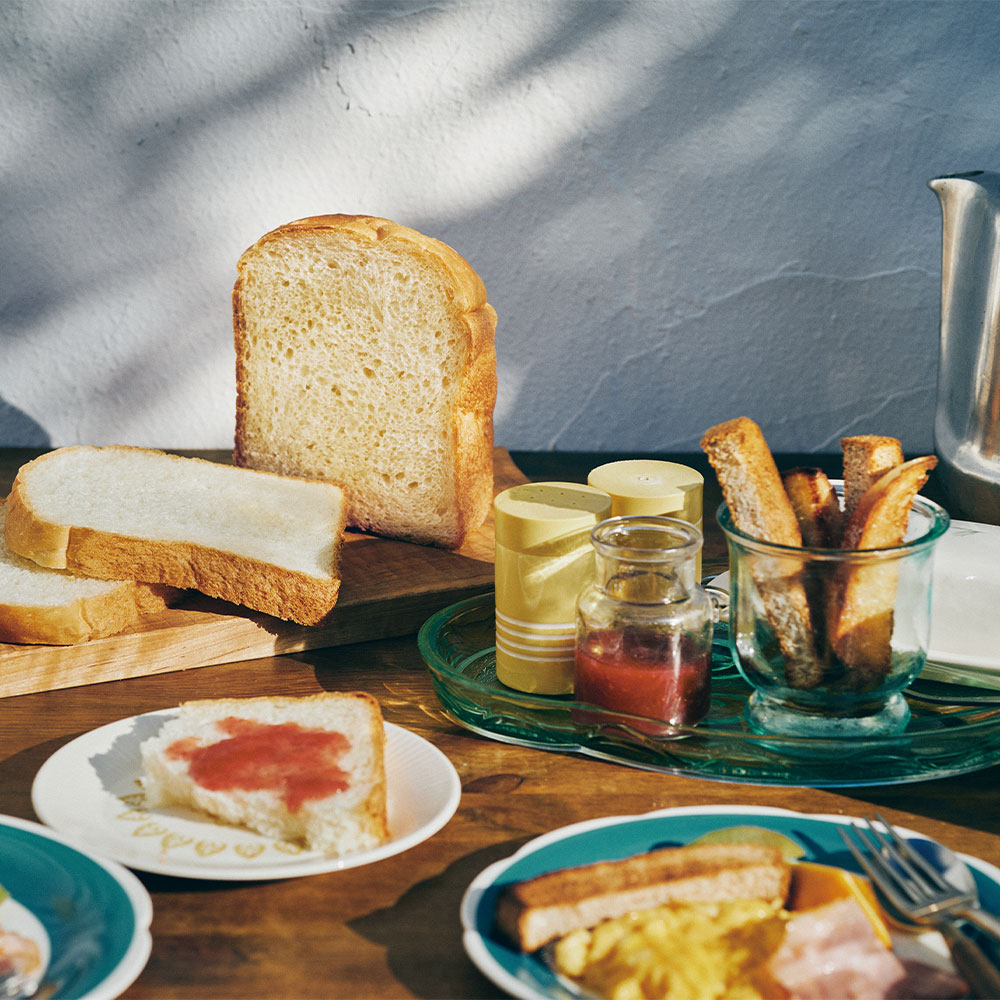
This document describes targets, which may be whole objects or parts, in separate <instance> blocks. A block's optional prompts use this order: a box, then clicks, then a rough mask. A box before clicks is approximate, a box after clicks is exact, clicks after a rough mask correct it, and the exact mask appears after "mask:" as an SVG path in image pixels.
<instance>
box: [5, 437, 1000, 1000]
mask: <svg viewBox="0 0 1000 1000" xmlns="http://www.w3.org/2000/svg"><path fill="white" fill-rule="evenodd" d="M33 454H34V453H33V452H28V451H26V450H23V449H12V448H8V449H0V491H3V492H2V493H0V495H3V493H5V492H6V490H7V488H8V487H9V484H10V481H11V480H12V479H13V476H14V473H15V471H16V469H17V467H18V466H19V465H20V463H21V462H23V461H24V460H26V459H27V458H28V457H31V456H32V455H33ZM200 454H206V453H200ZM207 455H208V457H216V458H219V459H220V460H223V461H224V460H226V456H225V455H223V454H222V453H207ZM513 457H514V460H515V462H517V464H518V465H519V466H520V468H521V469H522V470H523V471H524V472H525V473H526V474H527V475H528V476H529V477H530V478H533V479H564V480H571V481H584V480H585V478H586V473H587V471H588V470H589V469H590V468H592V467H593V466H594V465H597V464H599V463H600V462H601V461H603V460H606V459H607V458H608V457H609V456H595V455H589V456H588V455H578V454H574V455H565V454H563V455H553V454H547V455H546V454H541V455H525V454H521V453H515V454H514V455H513ZM661 457H665V458H670V459H673V460H677V461H683V462H686V463H687V464H694V465H698V466H700V467H701V468H703V469H705V465H704V463H703V461H702V459H701V457H700V456H681V455H669V456H661ZM810 461H812V462H813V464H815V462H816V459H815V457H813V458H812V459H811V460H810ZM718 497H719V494H718V489H717V487H716V486H715V483H714V479H713V478H712V477H711V476H707V477H706V495H705V530H706V551H705V562H704V565H705V571H706V573H710V572H712V571H719V570H721V569H723V568H725V565H726V555H725V546H724V542H723V540H722V538H721V533H720V532H719V530H718V528H717V526H716V524H715V518H714V510H715V508H716V505H717V503H718ZM324 690H334V691H347V690H364V691H368V692H370V693H371V694H373V695H375V696H376V697H377V698H378V699H379V701H380V702H381V703H382V706H383V710H384V713H385V718H386V719H387V721H389V722H392V723H396V724H397V725H400V726H403V727H405V728H407V729H409V730H411V731H413V732H414V733H417V734H419V735H420V736H422V737H424V738H425V739H427V740H429V741H431V742H432V743H433V744H434V745H436V746H437V747H438V748H440V750H442V751H443V752H444V753H445V754H446V755H447V756H448V757H449V758H450V759H451V761H452V762H453V763H454V765H455V768H456V769H457V771H458V774H459V776H460V778H461V783H462V799H461V803H460V805H459V807H458V811H457V812H456V814H455V816H454V818H453V819H452V820H451V821H450V822H449V823H448V824H447V825H446V826H445V827H444V829H443V830H441V831H440V832H439V833H438V834H436V835H435V836H434V837H432V838H431V839H430V840H428V841H426V842H424V843H422V844H419V845H418V846H416V847H414V848H412V849H411V850H409V851H407V852H405V853H404V854H401V855H397V856H396V857H392V858H389V859H386V860H384V861H380V862H377V863H375V864H372V865H368V866H364V867H361V868H354V869H348V870H345V871H340V872H333V873H330V874H326V875H315V876H310V877H306V878H297V879H290V880H285V881H275V882H246V883H225V882H205V881H194V880H191V881H188V880H184V879H178V878H170V877H165V876H154V875H145V874H142V873H139V877H140V878H141V880H142V881H143V883H144V884H145V885H146V887H147V888H148V890H149V892H150V893H151V895H152V898H153V906H154V916H153V924H152V935H153V950H152V955H151V957H150V959H149V962H148V964H147V966H146V968H145V970H144V971H143V972H142V974H141V975H140V976H139V978H138V980H137V981H136V982H135V983H134V985H133V986H131V987H130V988H129V989H128V991H127V992H126V993H125V996H126V997H129V998H134V1000H139V998H154V997H156V998H168V997H169V998H189V997H190V998H194V997H199V998H200V997H224V998H228V997H232V998H237V997H240V998H249V997H268V998H271V1000H276V998H277V1000H280V998H298V997H303V998H305V997H323V998H326V997H330V998H333V997H349V998H357V997H431V998H443V997H470V998H471V997H495V996H503V994H502V993H501V992H500V991H498V990H497V988H496V987H495V986H493V984H492V983H490V982H489V981H488V980H487V979H485V978H484V977H483V976H482V975H480V973H479V972H478V971H477V969H476V968H475V966H473V965H472V963H471V962H470V961H469V960H468V959H467V958H466V956H465V953H464V951H463V950H462V944H461V932H460V926H459V917H458V912H459V902H460V900H461V897H462V894H463V892H464V891H465V889H466V887H467V886H468V884H469V882H470V881H471V880H472V879H473V878H474V876H475V875H476V874H478V873H479V872H480V871H481V870H482V869H483V868H484V867H485V866H486V865H488V864H490V863H491V862H493V861H496V860H499V859H501V858H504V857H506V856H508V855H509V854H511V853H512V852H513V851H515V850H516V849H517V848H518V847H520V846H521V845H522V844H524V843H525V842H526V841H527V840H530V839H531V838H533V837H535V836H537V835H538V834H541V833H544V832H546V831H549V830H553V829H555V828H557V827H561V826H564V825H566V824H568V823H573V822H577V821H579V820H584V819H591V818H594V817H600V816H610V815H619V814H634V813H642V812H647V811H649V810H652V809H661V808H664V807H667V806H692V805H709V804H712V805H741V804H748V805H760V806H777V807H785V808H791V809H797V810H801V811H803V812H808V813H835V814H847V815H867V814H870V813H871V812H872V811H873V810H875V809H877V810H878V811H880V812H881V813H882V814H883V815H885V816H886V817H887V818H888V819H890V820H893V821H896V822H899V823H902V824H905V825H906V826H908V827H911V828H914V829H916V830H918V831H920V832H922V833H925V834H927V835H929V836H932V837H936V838H938V839H940V840H942V841H944V842H946V843H947V844H949V845H951V846H952V847H954V848H957V849H959V850H962V851H965V852H968V853H970V854H973V855H976V856H978V857H980V858H982V859H984V860H986V861H989V862H992V863H993V864H995V865H1000V793H998V790H997V785H998V778H1000V768H997V767H994V768H991V769H989V770H985V771H980V772H978V773H974V774H970V775H966V776H961V777H954V778H948V779H943V780H936V781H927V782H921V783H917V784H906V785H895V786H884V787H874V788H864V787H862V788H857V789H842V790H834V791H828V790H817V789H810V788H791V787H789V788H784V787H770V786H750V785H741V784H735V783H727V782H711V781H703V780H698V779H694V778H687V777H677V776H672V775H663V774H658V773H654V772H648V771H642V770H638V769H633V768H628V767H625V766H619V765H616V764H612V763H605V762H599V761H596V760H590V759H585V758H576V757H572V756H568V755H564V754H558V753H549V752H544V751H540V750H532V749H525V748H520V747H516V746H510V745H507V744H503V743H499V742H493V741H491V740H489V739H485V738H483V737H481V736H477V735H474V734H472V733H470V732H467V731H465V730H463V729H460V728H458V727H457V726H455V725H454V724H453V723H451V722H450V721H449V720H448V719H447V718H445V716H444V715H443V714H442V712H441V710H440V708H439V706H438V703H437V701H436V698H435V696H434V694H433V691H432V689H431V684H430V679H429V677H428V674H427V672H426V670H425V667H424V664H423V661H422V660H421V657H420V654H419V652H418V650H417V645H416V640H415V637H412V636H409V637H404V638H399V639H388V640H381V641H377V642H370V643H364V644H359V645H353V646H341V647H337V648H333V649H326V650H313V651H309V652H304V653H298V654H295V655H289V656H276V657H272V658H267V659H256V660H252V661H246V662H239V663H229V664H225V665H221V666H208V667H202V668H200V669H197V670H191V671H186V672H184V671H182V672H177V673H168V674H159V675H152V676H148V677H143V678H137V679H129V680H123V681H113V682H108V683H104V684H97V685H90V686H84V687H76V688H71V689H66V690H61V691H51V692H42V693H36V694H30V695H22V696H18V697H11V698H6V699H3V700H2V701H0V712H2V724H0V813H2V814H7V815H10V816H17V817H22V818H25V819H30V820H36V819H37V817H36V816H35V814H34V812H33V810H32V806H31V799H30V790H31V783H32V780H33V779H34V776H35V773H36V772H37V770H38V769H39V767H41V765H42V764H43V763H44V762H45V760H46V759H47V758H48V757H49V756H50V755H51V754H52V753H53V752H54V751H55V750H57V749H58V748H59V747H60V746H62V745H63V744H65V743H67V742H68V741H70V740H72V739H73V738H75V737H77V736H79V735H80V734H82V733H85V732H87V731H89V730H91V729H94V728H95V727H97V726H101V725H104V724H106V723H109V722H114V721H116V720H118V719H122V718H126V717H129V716H132V715H135V714H137V713H140V712H147V711H152V710H156V709H163V708H167V707H172V706H174V705H176V704H177V702H178V701H180V700H181V699H185V698H208V697H216V696H222V695H227V696H232V695H236V696H238V695H258V694H289V695H306V694H311V693H314V692H317V691H324Z"/></svg>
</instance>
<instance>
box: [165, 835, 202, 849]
mask: <svg viewBox="0 0 1000 1000" xmlns="http://www.w3.org/2000/svg"><path fill="white" fill-rule="evenodd" d="M160 843H161V844H162V845H163V848H164V850H167V851H169V850H170V849H171V848H172V847H187V845H188V844H193V843H194V837H185V836H184V834H183V833H165V834H164V835H163V840H161V841H160Z"/></svg>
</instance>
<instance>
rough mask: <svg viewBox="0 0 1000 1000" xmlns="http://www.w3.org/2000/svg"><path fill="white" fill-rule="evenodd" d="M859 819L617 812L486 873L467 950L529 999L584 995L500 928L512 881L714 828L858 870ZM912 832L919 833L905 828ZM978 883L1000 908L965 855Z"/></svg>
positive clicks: (712, 811)
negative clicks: (854, 831)
mask: <svg viewBox="0 0 1000 1000" xmlns="http://www.w3.org/2000/svg"><path fill="white" fill-rule="evenodd" d="M854 822H858V820H853V819H851V818H850V817H845V816H820V815H805V814H803V813H796V812H791V811H788V810H785V809H767V808H757V807H751V806H747V807H740V806H694V807H690V808H681V809H664V810H662V811H658V812H652V813H646V814H645V815H641V816H617V817H609V818H603V819H598V820H590V821H587V822H583V823H576V824H574V825H572V826H567V827H563V828H562V829H560V830H554V831H553V832H551V833H547V834H544V835H543V836H541V837H538V838H536V839H535V840H532V841H530V842H529V843H527V844H525V845H524V847H522V848H521V849H520V850H519V851H517V853H516V854H514V855H512V856H511V857H509V858H506V859H504V860H503V861H498V862H496V863H495V864H492V865H490V866H489V867H488V868H486V869H485V870H484V871H482V872H481V873H480V874H479V875H478V876H477V877H476V878H475V879H474V880H473V881H472V883H471V885H470V886H469V888H468V889H467V890H466V893H465V896H464V897H463V899H462V906H461V917H462V929H463V936H462V940H463V944H464V946H465V951H466V954H468V956H469V958H471V959H472V961H473V963H474V964H475V965H476V966H477V967H478V968H479V970H480V971H481V972H482V973H483V975H485V976H486V977H487V978H488V979H490V980H491V981H492V982H494V983H495V984H496V985H497V986H499V987H500V988H501V989H503V990H505V991H506V992H508V993H510V994H511V995H512V996H514V997H518V998H522V1000H578V994H575V993H572V992H569V991H568V990H566V989H565V988H564V987H563V986H562V985H561V984H560V983H559V980H558V979H557V978H556V976H555V975H554V974H553V973H552V972H551V971H550V970H549V968H548V967H547V966H546V965H545V964H544V963H543V962H542V961H541V959H539V958H538V957H537V956H536V955H534V954H528V955H525V954H523V953H522V952H520V951H517V950H516V949H514V948H511V947H510V946H508V945H507V944H506V943H505V942H504V940H503V939H502V938H501V937H499V936H498V935H497V933H496V931H495V929H494V926H493V913H494V909H495V907H496V901H497V896H498V895H499V893H500V890H501V889H502V888H503V886H504V885H506V884H507V883H508V882H517V881H520V880H522V879H526V878H533V877H534V876H536V875H541V874H543V873H544V872H548V871H553V870H555V869H557V868H566V867H569V866H572V865H584V864H590V863H592V862H594V861H610V860H616V859H619V858H625V857H629V856H630V855H633V854H641V853H643V852H645V851H649V850H652V849H653V848H656V847H670V846H679V845H682V844H687V843H689V842H690V841H692V840H694V839H696V838H697V837H699V836H701V835H702V834H705V833H708V832H709V831H710V830H718V829H721V828H723V827H728V826H761V827H766V828H767V829H769V830H774V831H776V832H778V833H782V834H784V835H785V836H786V837H790V838H791V839H792V840H794V841H796V842H797V843H798V844H800V845H801V846H802V848H803V849H804V851H805V854H804V857H803V860H805V861H817V862H819V863H820V864H826V865H835V866H837V867H839V868H846V869H848V870H849V871H853V872H859V869H858V866H857V864H856V863H855V861H854V859H853V857H852V856H851V855H850V853H849V852H848V850H847V848H846V847H845V846H844V842H843V840H841V837H840V833H839V832H838V828H842V827H844V826H848V825H850V824H851V823H854ZM903 832H904V833H905V834H906V835H907V836H911V837H916V838H919V837H920V834H917V833H914V832H913V831H908V830H904V831H903ZM962 858H963V860H964V861H965V862H966V863H967V864H968V865H969V867H970V868H971V869H972V873H973V875H974V877H975V879H976V883H977V884H978V886H979V892H980V897H981V900H982V904H983V906H984V907H985V908H986V909H988V910H990V911H992V912H994V913H995V912H1000V869H997V868H995V867H994V866H993V865H990V864H987V863H986V862H984V861H979V860H977V859H975V858H970V857H967V856H965V855H962Z"/></svg>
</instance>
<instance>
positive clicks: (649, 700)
mask: <svg viewBox="0 0 1000 1000" xmlns="http://www.w3.org/2000/svg"><path fill="white" fill-rule="evenodd" d="M590 537H591V542H592V543H593V546H594V554H595V564H596V573H595V579H594V581H593V582H592V583H591V584H589V585H588V586H587V587H585V588H584V590H583V592H582V593H581V594H580V597H579V600H578V602H577V618H576V651H575V663H574V674H573V679H574V684H573V698H574V700H575V701H577V702H587V703H589V704H593V705H600V706H601V707H603V708H605V709H610V710H612V711H619V712H625V713H628V714H630V715H636V716H645V717H646V718H648V719H654V720H657V721H656V722H652V723H647V722H640V723H637V722H634V721H633V722H631V724H632V725H633V726H634V728H636V729H638V730H639V731H642V732H645V733H649V734H652V735H668V736H669V735H672V734H674V732H675V731H676V727H677V726H685V725H692V724H694V723H696V722H699V721H700V720H701V719H703V718H704V717H705V715H706V714H707V712H708V709H709V699H710V683H711V680H710V679H711V653H712V629H713V605H712V601H711V599H710V598H709V596H708V594H707V593H706V591H705V590H704V589H703V588H702V587H701V586H700V585H699V584H698V581H697V579H696V571H695V566H696V561H697V555H698V553H699V552H700V551H701V545H702V535H701V532H700V531H699V530H698V528H696V527H695V526H694V525H691V524H688V523H687V522H685V521H681V520H679V519H677V518H672V517H645V516H631V517H613V518H609V519H608V520H606V521H602V522H601V523H600V524H598V525H597V526H596V527H595V528H594V529H593V531H591V535H590ZM577 714H578V715H579V713H577ZM659 720H662V722H660V721H659ZM579 721H581V722H586V721H587V719H586V717H585V713H584V714H583V715H579Z"/></svg>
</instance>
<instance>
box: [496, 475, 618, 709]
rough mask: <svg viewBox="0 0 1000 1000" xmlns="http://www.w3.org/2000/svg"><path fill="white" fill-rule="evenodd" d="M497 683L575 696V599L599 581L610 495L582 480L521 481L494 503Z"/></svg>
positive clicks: (520, 689)
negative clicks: (600, 528)
mask: <svg viewBox="0 0 1000 1000" xmlns="http://www.w3.org/2000/svg"><path fill="white" fill-rule="evenodd" d="M493 513H494V527H495V535H496V656H497V678H498V679H499V680H500V681H501V682H502V683H503V684H506V685H507V686H508V687H511V688H515V689H516V690H518V691H528V692H532V693H536V694H570V693H572V691H573V652H574V644H575V639H576V600H577V597H578V596H579V594H580V591H581V590H582V589H583V588H584V587H585V586H586V585H587V584H588V583H590V581H591V580H592V579H593V575H594V550H593V546H592V545H591V542H590V532H591V530H592V529H593V527H594V526H595V525H596V524H598V523H599V522H601V521H603V520H604V519H605V518H607V517H610V516H611V497H610V496H608V494H607V493H605V492H604V491H603V490H601V489H598V488H596V487H593V486H584V485H583V484H581V483H522V484H520V485H518V486H513V487H511V488H510V489H508V490H504V492H502V493H500V494H499V495H498V496H497V497H496V499H495V500H494V502H493Z"/></svg>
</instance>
